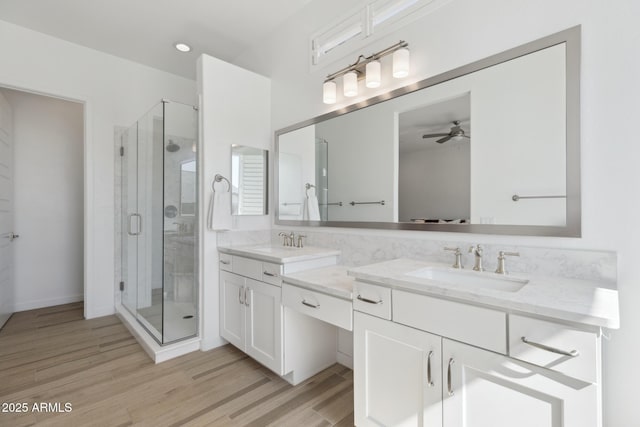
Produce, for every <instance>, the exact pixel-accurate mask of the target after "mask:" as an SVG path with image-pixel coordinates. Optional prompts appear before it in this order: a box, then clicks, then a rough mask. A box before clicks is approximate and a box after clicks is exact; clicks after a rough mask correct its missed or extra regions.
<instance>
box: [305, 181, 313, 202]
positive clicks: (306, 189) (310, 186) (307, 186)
mask: <svg viewBox="0 0 640 427" xmlns="http://www.w3.org/2000/svg"><path fill="white" fill-rule="evenodd" d="M310 188H316V186H315V185H313V184H309V183H308V182H307V183H306V184H305V185H304V194H305V196H307V198H309V189H310Z"/></svg>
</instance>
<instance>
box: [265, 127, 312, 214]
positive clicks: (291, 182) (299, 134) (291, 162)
mask: <svg viewBox="0 0 640 427" xmlns="http://www.w3.org/2000/svg"><path fill="white" fill-rule="evenodd" d="M279 144H280V146H279V156H280V157H279V158H278V168H279V169H280V170H281V171H282V172H283V173H282V174H281V175H280V176H279V177H278V192H279V193H278V194H279V196H278V197H279V199H278V202H279V203H280V206H278V208H279V211H278V212H279V217H280V218H281V219H298V220H301V219H302V213H303V211H302V206H303V202H304V197H305V190H306V188H305V187H304V184H306V183H310V184H313V185H316V189H317V183H316V150H315V144H316V127H315V126H314V125H311V126H305V127H303V128H302V129H297V130H295V131H292V132H288V133H286V134H283V135H281V136H280V140H279ZM284 203H287V205H286V206H285V205H284ZM274 212H275V209H274Z"/></svg>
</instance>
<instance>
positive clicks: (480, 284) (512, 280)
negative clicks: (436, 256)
mask: <svg viewBox="0 0 640 427" xmlns="http://www.w3.org/2000/svg"><path fill="white" fill-rule="evenodd" d="M405 275H406V276H410V277H416V278H419V279H427V280H434V281H438V282H444V283H450V284H452V285H460V286H465V287H469V288H481V289H493V290H496V291H505V292H517V291H519V290H520V289H522V287H523V286H524V285H526V284H527V283H529V280H528V279H521V278H517V277H509V276H501V275H497V274H495V273H489V272H478V271H464V270H454V269H452V268H441V267H426V268H421V269H419V270H415V271H411V272H409V273H406V274H405Z"/></svg>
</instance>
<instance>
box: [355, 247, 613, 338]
mask: <svg viewBox="0 0 640 427" xmlns="http://www.w3.org/2000/svg"><path fill="white" fill-rule="evenodd" d="M426 267H432V268H434V267H435V268H437V269H451V266H450V265H446V264H442V263H436V262H426V261H418V260H410V259H396V260H392V261H385V262H381V263H377V264H371V265H366V266H362V267H354V268H349V269H347V270H348V274H349V275H350V276H352V277H353V278H355V279H359V280H363V281H367V282H371V283H376V284H380V285H384V286H388V287H391V288H394V289H403V290H409V291H415V292H419V293H424V294H428V295H432V296H442V297H447V298H453V299H456V300H458V301H463V302H469V303H474V304H482V305H485V306H491V307H495V308H497V309H499V310H505V311H517V312H523V313H530V314H537V315H540V316H546V317H551V318H555V319H558V320H566V321H570V322H577V323H581V324H585V325H592V326H599V327H605V328H610V329H618V328H619V327H620V316H619V310H618V291H617V289H616V285H615V283H612V282H611V283H610V282H604V281H603V282H593V281H586V280H577V279H566V278H559V277H558V278H556V277H538V276H527V275H516V274H514V275H509V276H507V277H508V278H514V279H528V280H529V283H527V284H526V285H524V286H523V287H522V288H521V289H519V290H517V291H515V292H509V291H501V290H494V289H487V288H482V287H469V286H465V285H460V284H452V283H448V282H442V281H439V280H435V279H426V278H421V277H412V276H409V275H407V273H411V272H416V271H418V270H420V269H424V268H426ZM465 271H467V270H465ZM469 274H470V275H473V274H477V275H479V276H478V277H485V278H487V279H489V278H492V277H495V276H496V275H495V273H493V272H482V273H479V272H475V271H469Z"/></svg>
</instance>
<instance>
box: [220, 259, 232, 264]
mask: <svg viewBox="0 0 640 427" xmlns="http://www.w3.org/2000/svg"><path fill="white" fill-rule="evenodd" d="M220 264H224V265H229V264H231V263H230V262H229V261H225V260H223V259H221V260H220Z"/></svg>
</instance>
